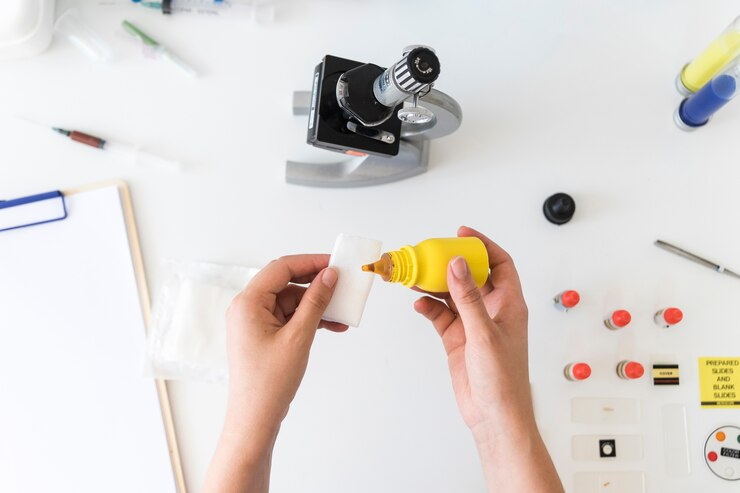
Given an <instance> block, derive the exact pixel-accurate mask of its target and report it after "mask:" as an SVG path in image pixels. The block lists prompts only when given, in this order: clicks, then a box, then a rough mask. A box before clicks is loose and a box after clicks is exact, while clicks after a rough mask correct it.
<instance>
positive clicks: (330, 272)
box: [290, 267, 338, 331]
mask: <svg viewBox="0 0 740 493" xmlns="http://www.w3.org/2000/svg"><path fill="white" fill-rule="evenodd" d="M337 278H338V276H337V271H336V270H334V269H332V268H331V267H329V268H326V269H324V270H322V271H321V272H319V274H318V275H317V276H316V277H315V278H314V280H313V282H312V283H311V285H310V286H309V287H308V289H306V292H305V293H304V295H303V297H302V298H301V302H300V303H299V304H298V308H296V311H295V314H294V315H293V318H292V319H291V320H290V324H291V325H296V327H297V330H312V331H313V330H316V329H317V328H318V326H319V322H320V321H321V317H322V315H323V314H324V310H326V307H327V306H328V305H329V302H330V301H331V297H332V294H334V287H335V286H336V284H337Z"/></svg>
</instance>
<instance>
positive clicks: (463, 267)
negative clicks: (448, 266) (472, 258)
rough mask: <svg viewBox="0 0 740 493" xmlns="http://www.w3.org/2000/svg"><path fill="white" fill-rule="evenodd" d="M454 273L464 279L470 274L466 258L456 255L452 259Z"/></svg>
mask: <svg viewBox="0 0 740 493" xmlns="http://www.w3.org/2000/svg"><path fill="white" fill-rule="evenodd" d="M452 274H453V275H454V276H455V277H456V278H458V279H463V278H464V277H465V276H467V275H468V263H467V262H466V261H465V259H464V258H462V257H455V258H453V259H452Z"/></svg>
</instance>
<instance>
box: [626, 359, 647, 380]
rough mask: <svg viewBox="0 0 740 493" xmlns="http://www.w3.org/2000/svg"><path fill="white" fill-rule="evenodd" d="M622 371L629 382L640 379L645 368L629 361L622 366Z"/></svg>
mask: <svg viewBox="0 0 740 493" xmlns="http://www.w3.org/2000/svg"><path fill="white" fill-rule="evenodd" d="M623 371H624V374H625V376H626V377H627V378H629V379H630V380H634V379H636V378H640V377H641V376H643V375H644V374H645V368H643V367H642V365H641V364H640V363H638V362H636V361H630V362H629V363H627V364H626V365H624V370H623Z"/></svg>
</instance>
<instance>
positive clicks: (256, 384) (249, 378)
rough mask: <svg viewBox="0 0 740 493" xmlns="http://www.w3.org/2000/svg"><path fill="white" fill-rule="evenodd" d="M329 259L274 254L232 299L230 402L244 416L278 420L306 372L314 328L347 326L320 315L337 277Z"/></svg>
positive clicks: (342, 328)
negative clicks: (328, 265)
mask: <svg viewBox="0 0 740 493" xmlns="http://www.w3.org/2000/svg"><path fill="white" fill-rule="evenodd" d="M328 262H329V256H328V255H293V256H287V257H282V258H279V259H277V260H274V261H273V262H271V263H270V264H269V265H267V267H265V268H264V269H262V270H261V271H260V272H259V273H258V274H257V275H256V276H255V277H254V279H252V281H251V282H250V283H249V284H248V285H247V287H246V288H245V289H244V290H243V291H242V292H241V293H240V294H239V295H237V296H236V297H235V298H234V300H233V301H232V303H231V306H230V307H229V310H228V312H227V316H226V323H227V342H228V358H229V407H230V410H231V408H234V407H236V408H237V409H236V412H237V413H238V414H239V415H241V419H244V418H245V417H249V418H252V419H254V418H256V419H257V420H258V421H259V422H260V423H264V424H266V425H276V424H279V423H280V421H282V419H283V418H284V417H285V414H286V413H287V411H288V406H289V405H290V402H291V401H292V400H293V397H294V396H295V394H296V392H297V390H298V386H299V385H300V383H301V380H302V379H303V375H304V374H305V372H306V367H307V365H308V355H309V350H310V349H311V344H312V343H313V340H314V336H315V334H316V330H317V329H318V328H319V327H324V328H327V329H330V330H333V331H337V332H341V331H345V330H347V326H346V325H342V324H338V323H335V322H327V321H324V320H322V319H321V316H322V314H323V313H324V310H325V309H326V307H327V305H328V304H329V301H330V300H331V297H332V294H333V292H334V286H335V284H336V281H337V272H336V271H335V270H334V269H327V268H326V266H327V264H328ZM309 282H310V283H311V284H310V286H309V287H307V288H306V287H303V286H299V285H298V284H306V283H309Z"/></svg>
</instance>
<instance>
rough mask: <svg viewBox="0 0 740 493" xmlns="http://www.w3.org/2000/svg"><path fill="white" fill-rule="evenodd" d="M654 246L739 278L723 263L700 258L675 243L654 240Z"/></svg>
mask: <svg viewBox="0 0 740 493" xmlns="http://www.w3.org/2000/svg"><path fill="white" fill-rule="evenodd" d="M655 246H657V247H659V248H662V249H663V250H665V251H668V252H671V253H674V254H676V255H678V256H680V257H683V258H686V259H689V260H691V261H692V262H696V263H697V264H701V265H703V266H704V267H709V268H710V269H712V270H713V271H715V272H719V273H720V274H727V275H730V276H732V277H735V278H738V279H740V274H738V273H737V272H734V271H731V270H730V269H728V268H726V267H724V266H723V265H720V264H716V263H714V262H712V261H711V260H707V259H705V258H702V257H700V256H698V255H696V254H693V253H691V252H688V251H686V250H684V249H683V248H679V247H677V246H675V245H671V244H670V243H668V242H665V241H663V240H655Z"/></svg>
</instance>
